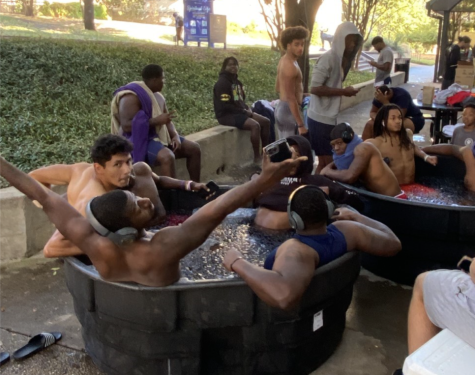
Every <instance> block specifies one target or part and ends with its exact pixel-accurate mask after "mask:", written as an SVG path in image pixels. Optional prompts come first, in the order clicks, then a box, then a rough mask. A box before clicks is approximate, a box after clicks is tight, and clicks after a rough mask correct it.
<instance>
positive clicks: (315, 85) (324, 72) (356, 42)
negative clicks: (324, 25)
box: [307, 22, 363, 174]
mask: <svg viewBox="0 0 475 375" xmlns="http://www.w3.org/2000/svg"><path fill="white" fill-rule="evenodd" d="M362 44H363V37H362V36H361V34H360V32H359V31H358V29H357V28H356V26H355V25H354V24H353V23H351V22H343V23H342V24H341V25H339V26H338V27H337V29H336V31H335V36H334V37H333V43H332V48H331V50H330V51H328V52H325V53H324V54H323V55H322V56H321V57H320V58H319V59H318V60H317V62H316V64H315V66H314V68H313V73H312V82H311V89H310V92H311V94H312V96H311V98H310V105H309V107H308V111H307V123H308V131H309V133H310V143H311V144H312V148H313V150H314V151H315V155H317V156H318V167H317V170H316V173H317V174H318V173H320V171H321V170H322V169H323V168H324V167H325V166H326V165H327V164H330V163H331V162H332V148H331V146H330V133H331V131H332V130H333V128H334V126H335V125H336V124H337V121H336V120H337V116H338V113H339V112H340V104H341V97H342V96H355V95H356V94H358V92H359V90H358V89H355V88H354V87H352V86H348V87H345V88H343V81H344V80H345V78H346V76H347V74H348V72H349V71H350V68H351V67H352V66H353V62H354V60H355V57H356V54H357V53H358V51H359V49H360V47H361V45H362Z"/></svg>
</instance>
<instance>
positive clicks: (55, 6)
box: [39, 1, 107, 20]
mask: <svg viewBox="0 0 475 375" xmlns="http://www.w3.org/2000/svg"><path fill="white" fill-rule="evenodd" d="M39 11H40V13H41V14H42V15H43V16H49V17H64V18H79V19H81V18H82V7H81V4H80V3H79V2H75V3H52V4H51V3H49V2H48V1H45V2H44V4H43V5H42V6H40V8H39ZM94 17H95V18H96V19H101V20H105V19H107V8H106V6H105V5H94Z"/></svg>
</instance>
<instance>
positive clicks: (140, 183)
mask: <svg viewBox="0 0 475 375" xmlns="http://www.w3.org/2000/svg"><path fill="white" fill-rule="evenodd" d="M132 150H133V145H132V144H131V143H130V142H129V141H128V140H126V139H125V138H123V137H120V136H118V135H112V134H107V135H104V136H101V137H99V138H98V139H97V140H96V142H95V143H94V145H93V146H92V148H91V158H92V161H93V164H90V163H77V164H71V165H66V164H56V165H50V166H48V167H44V168H40V169H37V170H34V171H32V172H30V176H31V177H33V178H34V179H35V180H36V181H38V182H40V183H42V184H43V185H44V186H46V187H48V188H49V187H51V185H68V190H67V199H68V202H69V204H71V205H72V206H73V207H74V208H75V209H76V210H78V211H79V212H80V213H81V214H82V215H83V216H86V206H87V203H88V202H89V200H91V199H92V198H94V197H97V196H99V195H103V194H105V193H107V192H109V191H113V190H116V189H124V190H129V191H131V192H132V193H134V194H136V195H138V196H141V197H147V198H148V199H150V201H151V202H152V204H153V206H154V209H155V215H154V218H153V220H151V222H150V223H148V225H147V227H151V226H154V225H157V224H159V223H160V222H162V221H163V220H164V219H165V215H166V212H165V208H164V207H163V204H162V202H161V200H160V197H159V196H158V189H188V190H193V191H198V190H201V189H207V188H206V185H204V184H200V183H197V182H193V181H187V182H186V181H180V180H175V179H174V178H170V177H163V176H157V175H156V174H155V173H153V172H152V170H151V169H150V167H149V166H148V165H147V164H145V163H142V162H139V163H135V164H134V165H133V166H132V157H131V155H130V153H131V152H132ZM43 253H44V255H45V257H47V258H54V257H64V256H74V255H79V254H83V252H82V251H81V250H80V249H79V248H77V247H76V246H74V245H73V244H72V243H71V242H69V241H68V240H66V239H65V238H64V237H63V235H62V234H61V233H59V232H58V231H57V230H56V231H55V232H54V234H53V236H52V237H51V238H50V239H49V241H48V242H47V243H46V245H45V247H44V250H43Z"/></svg>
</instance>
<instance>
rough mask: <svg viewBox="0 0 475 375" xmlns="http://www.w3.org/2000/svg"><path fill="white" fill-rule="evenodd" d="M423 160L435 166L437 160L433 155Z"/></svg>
mask: <svg viewBox="0 0 475 375" xmlns="http://www.w3.org/2000/svg"><path fill="white" fill-rule="evenodd" d="M425 162H426V163H429V164H432V165H433V166H434V167H435V166H436V165H437V162H438V160H437V156H434V155H432V156H429V157H428V158H427V159H425Z"/></svg>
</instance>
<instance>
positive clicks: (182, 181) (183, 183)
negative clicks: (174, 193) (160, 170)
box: [180, 180, 186, 190]
mask: <svg viewBox="0 0 475 375" xmlns="http://www.w3.org/2000/svg"><path fill="white" fill-rule="evenodd" d="M180 189H181V190H185V189H186V183H185V180H181V182H180Z"/></svg>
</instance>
